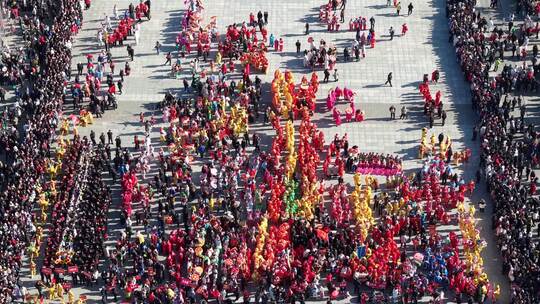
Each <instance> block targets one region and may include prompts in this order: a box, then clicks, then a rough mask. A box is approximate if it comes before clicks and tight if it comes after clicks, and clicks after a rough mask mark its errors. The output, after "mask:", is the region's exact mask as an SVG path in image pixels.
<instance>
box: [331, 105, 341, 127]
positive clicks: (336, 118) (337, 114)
mask: <svg viewBox="0 0 540 304" xmlns="http://www.w3.org/2000/svg"><path fill="white" fill-rule="evenodd" d="M333 115H334V121H335V122H336V125H337V126H340V125H341V112H340V111H339V110H338V109H337V108H334V111H333Z"/></svg>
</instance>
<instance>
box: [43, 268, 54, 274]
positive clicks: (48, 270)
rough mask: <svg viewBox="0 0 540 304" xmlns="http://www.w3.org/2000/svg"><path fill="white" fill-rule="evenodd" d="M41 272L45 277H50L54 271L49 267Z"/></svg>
mask: <svg viewBox="0 0 540 304" xmlns="http://www.w3.org/2000/svg"><path fill="white" fill-rule="evenodd" d="M41 272H43V274H44V275H50V274H51V273H52V270H51V269H50V268H47V267H43V268H41Z"/></svg>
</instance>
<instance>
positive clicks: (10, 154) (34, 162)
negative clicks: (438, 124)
mask: <svg viewBox="0 0 540 304" xmlns="http://www.w3.org/2000/svg"><path fill="white" fill-rule="evenodd" d="M53 2H54V3H53ZM26 4H27V5H28V6H27V7H22V8H23V9H27V10H31V12H30V13H29V14H26V13H25V14H24V17H21V18H20V19H19V16H20V15H19V9H20V8H21V6H20V5H19V3H18V2H17V1H12V3H11V4H10V7H11V15H10V17H11V18H13V19H15V20H20V22H21V23H22V27H23V30H24V33H25V37H24V38H25V40H26V45H25V48H23V49H22V50H21V51H20V52H19V56H18V57H17V56H13V57H12V56H11V55H10V56H9V58H11V59H10V60H8V61H3V62H4V63H5V64H6V65H8V66H9V65H11V68H9V67H6V69H7V70H8V71H11V72H12V75H13V73H15V72H14V71H15V70H17V71H18V75H19V77H11V79H10V81H12V84H13V85H14V86H16V87H17V88H18V89H17V96H16V98H17V101H16V103H15V105H14V107H13V108H11V109H9V110H6V111H4V113H3V115H2V124H3V129H2V136H1V140H0V142H1V143H2V147H3V156H4V161H3V162H2V166H1V169H2V174H1V175H2V184H1V188H2V191H1V199H0V201H1V204H0V206H1V209H2V210H1V211H2V212H1V215H0V222H2V227H1V230H0V237H1V244H2V245H1V246H0V271H1V273H2V276H1V277H2V278H1V282H0V289H1V290H0V302H11V300H13V299H14V298H13V296H14V295H13V291H14V290H20V288H19V286H18V284H19V272H20V270H21V266H22V258H23V254H24V252H25V250H26V249H27V246H28V245H30V243H31V242H33V241H34V239H35V238H36V235H37V233H36V232H37V231H38V229H37V228H36V225H35V221H36V218H35V216H34V215H33V214H32V211H33V207H34V206H35V205H34V204H35V203H37V201H38V199H39V198H40V195H39V191H40V189H41V188H43V187H45V186H46V183H47V181H46V178H45V177H46V174H45V173H46V170H47V160H48V157H49V156H50V151H51V140H52V139H54V137H55V129H56V126H57V125H58V122H59V119H60V118H59V117H60V115H61V114H60V113H61V111H62V108H61V105H62V102H63V97H64V95H63V91H64V81H65V79H66V77H67V75H69V73H70V60H71V50H70V47H71V41H70V39H71V36H72V35H73V34H74V33H76V32H77V31H78V28H79V27H80V25H81V22H82V12H81V8H80V6H79V1H75V0H61V1H60V0H59V1H52V2H38V1H27V2H26ZM30 5H32V6H30ZM52 8H54V9H52ZM45 12H46V13H45ZM4 58H6V57H4ZM15 58H18V61H17V62H16V63H15V62H14V61H13V59H15Z"/></svg>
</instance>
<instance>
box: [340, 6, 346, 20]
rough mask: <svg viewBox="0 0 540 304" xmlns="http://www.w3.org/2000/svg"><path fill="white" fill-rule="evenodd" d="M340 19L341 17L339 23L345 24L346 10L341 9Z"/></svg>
mask: <svg viewBox="0 0 540 304" xmlns="http://www.w3.org/2000/svg"><path fill="white" fill-rule="evenodd" d="M339 17H340V19H339V21H340V22H341V23H343V22H345V8H343V9H341V12H340V13H339Z"/></svg>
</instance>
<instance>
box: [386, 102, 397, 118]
mask: <svg viewBox="0 0 540 304" xmlns="http://www.w3.org/2000/svg"><path fill="white" fill-rule="evenodd" d="M388 110H390V119H392V120H394V119H396V107H394V105H391V106H390V108H389V109H388Z"/></svg>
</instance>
